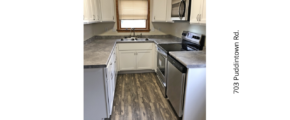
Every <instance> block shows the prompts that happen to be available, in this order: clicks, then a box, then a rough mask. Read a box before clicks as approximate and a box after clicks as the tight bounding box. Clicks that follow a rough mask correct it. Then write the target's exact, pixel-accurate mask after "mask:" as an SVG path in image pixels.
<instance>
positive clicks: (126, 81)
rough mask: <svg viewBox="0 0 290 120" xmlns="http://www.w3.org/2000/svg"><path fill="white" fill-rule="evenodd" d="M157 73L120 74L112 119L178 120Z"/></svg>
mask: <svg viewBox="0 0 290 120" xmlns="http://www.w3.org/2000/svg"><path fill="white" fill-rule="evenodd" d="M157 79H158V78H157V77H156V75H155V73H138V74H118V79H117V84H116V93H115V97H114V103H113V111H112V116H111V120H177V118H176V116H175V115H174V113H173V110H172V109H171V107H170V105H169V103H168V101H167V99H166V98H164V97H163V95H162V93H161V91H160V90H159V88H158V85H157V83H156V82H157Z"/></svg>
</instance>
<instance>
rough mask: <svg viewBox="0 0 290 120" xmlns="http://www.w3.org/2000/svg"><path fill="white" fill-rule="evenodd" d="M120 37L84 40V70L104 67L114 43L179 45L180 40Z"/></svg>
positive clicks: (173, 38) (167, 37)
mask: <svg viewBox="0 0 290 120" xmlns="http://www.w3.org/2000/svg"><path fill="white" fill-rule="evenodd" d="M120 38H121V37H116V36H112V37H94V38H91V39H90V40H86V41H85V44H84V68H100V67H106V66H107V64H108V61H109V59H110V56H111V54H112V53H113V50H114V47H115V45H116V43H145V42H152V43H156V44H173V43H181V39H180V38H176V37H173V36H163V37H160V36H159V37H148V38H149V40H148V41H146V40H145V39H138V40H137V41H132V40H123V41H121V40H120Z"/></svg>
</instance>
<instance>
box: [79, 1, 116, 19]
mask: <svg viewBox="0 0 290 120" xmlns="http://www.w3.org/2000/svg"><path fill="white" fill-rule="evenodd" d="M114 10H115V9H114V1H113V0H84V20H83V22H84V24H91V23H97V22H114V20H115V14H114Z"/></svg>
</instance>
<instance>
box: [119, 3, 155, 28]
mask: <svg viewBox="0 0 290 120" xmlns="http://www.w3.org/2000/svg"><path fill="white" fill-rule="evenodd" d="M149 1H150V0H116V10H117V31H119V32H130V29H131V28H135V31H136V32H138V31H139V32H149V31H150V3H149Z"/></svg>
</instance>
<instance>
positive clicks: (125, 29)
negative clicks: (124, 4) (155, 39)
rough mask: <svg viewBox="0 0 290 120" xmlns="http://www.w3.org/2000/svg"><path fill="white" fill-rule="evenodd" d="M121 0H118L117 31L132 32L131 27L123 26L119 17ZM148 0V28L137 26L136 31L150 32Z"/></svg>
mask: <svg viewBox="0 0 290 120" xmlns="http://www.w3.org/2000/svg"><path fill="white" fill-rule="evenodd" d="M118 1H119V0H116V14H117V19H116V22H117V31H118V32H130V30H131V28H121V20H120V19H119V6H118V5H119V4H118ZM147 1H148V14H147V20H146V28H135V32H150V0H147Z"/></svg>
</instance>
